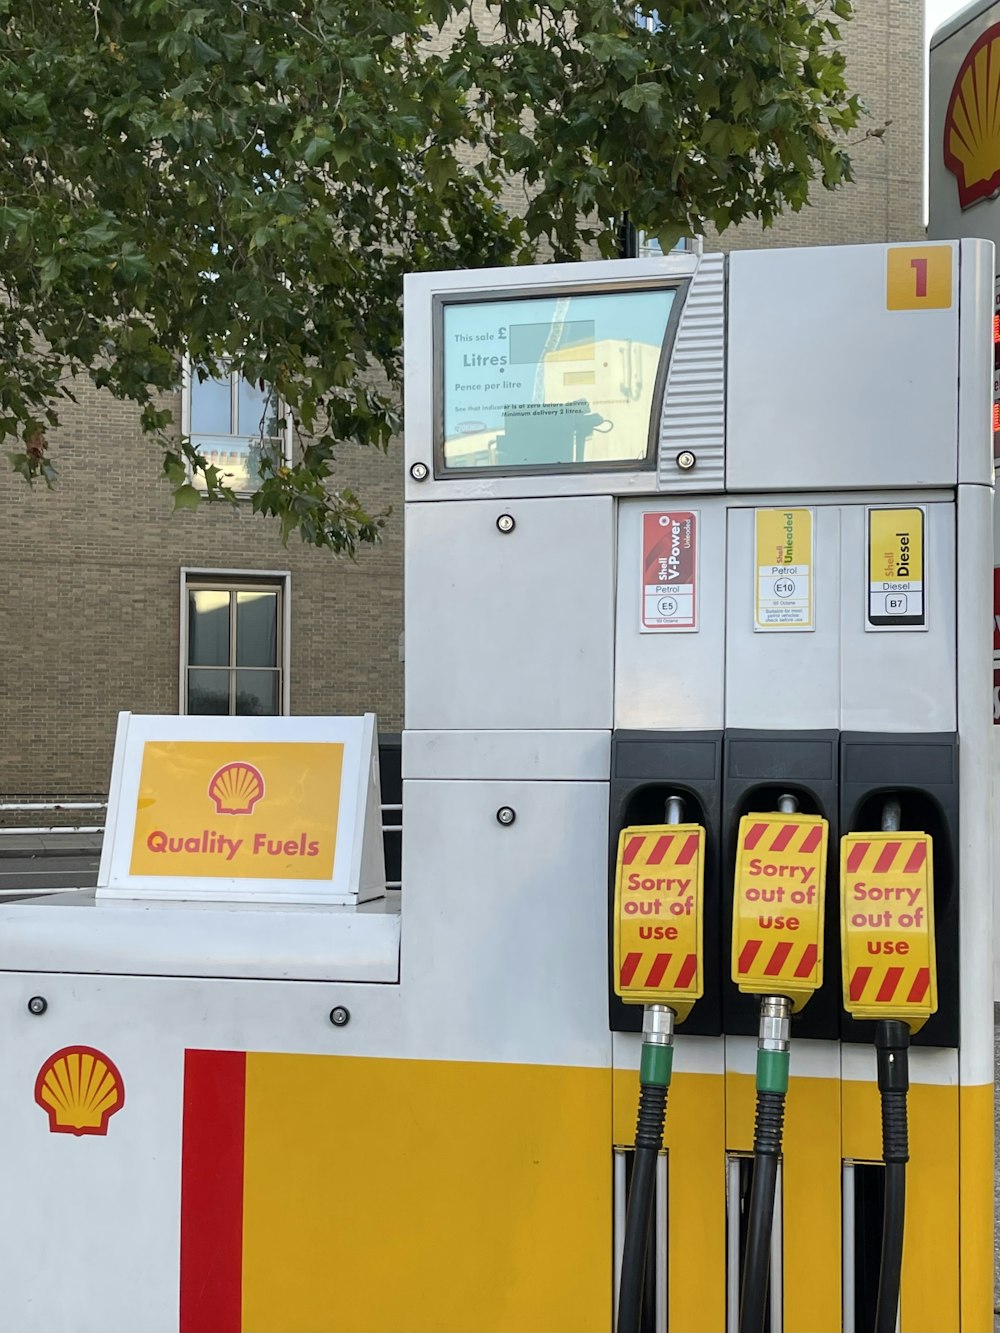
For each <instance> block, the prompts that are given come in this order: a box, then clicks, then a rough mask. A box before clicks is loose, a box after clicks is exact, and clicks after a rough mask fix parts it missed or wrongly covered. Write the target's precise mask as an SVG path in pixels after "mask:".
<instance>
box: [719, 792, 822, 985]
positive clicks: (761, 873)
mask: <svg viewBox="0 0 1000 1333" xmlns="http://www.w3.org/2000/svg"><path fill="white" fill-rule="evenodd" d="M826 844H827V822H826V820H825V819H822V818H821V817H820V816H819V815H783V814H749V815H744V816H743V818H742V819H741V820H740V830H739V841H738V851H737V858H736V882H735V885H734V895H733V981H735V982H736V984H737V985H738V986H739V988H740V990H741V991H745V992H747V993H748V994H751V995H786V996H787V997H788V998H789V999H790V1000H791V1001H792V1008H793V1009H801V1008H802V1006H803V1005H804V1004H805V1002H806V1000H808V998H809V996H810V995H811V994H812V993H813V991H814V990H818V988H819V987H820V986H821V985H822V984H823V897H824V890H825V886H826Z"/></svg>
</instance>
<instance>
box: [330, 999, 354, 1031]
mask: <svg viewBox="0 0 1000 1333" xmlns="http://www.w3.org/2000/svg"><path fill="white" fill-rule="evenodd" d="M350 1021H351V1011H350V1009H345V1008H344V1006H343V1005H342V1004H338V1005H337V1006H336V1007H335V1008H333V1009H331V1010H330V1022H331V1023H332V1024H333V1026H334V1027H335V1028H343V1027H346V1026H347V1024H348V1023H349V1022H350Z"/></svg>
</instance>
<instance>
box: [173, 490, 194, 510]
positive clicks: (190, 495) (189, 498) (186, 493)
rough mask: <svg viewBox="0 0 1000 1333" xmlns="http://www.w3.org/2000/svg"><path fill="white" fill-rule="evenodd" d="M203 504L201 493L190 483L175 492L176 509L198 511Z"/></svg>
mask: <svg viewBox="0 0 1000 1333" xmlns="http://www.w3.org/2000/svg"><path fill="white" fill-rule="evenodd" d="M200 504H201V492H200V491H198V490H196V489H195V487H194V486H192V485H190V483H185V485H183V486H178V487H177V489H176V490H175V491H174V509H175V510H176V509H197V508H198V507H199V505H200Z"/></svg>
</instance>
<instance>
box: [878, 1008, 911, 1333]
mask: <svg viewBox="0 0 1000 1333" xmlns="http://www.w3.org/2000/svg"><path fill="white" fill-rule="evenodd" d="M909 1047H910V1029H909V1028H908V1027H907V1025H906V1024H905V1023H903V1022H901V1021H900V1020H899V1019H883V1020H882V1021H881V1022H880V1023H879V1025H878V1027H877V1028H876V1029H875V1051H876V1056H877V1059H878V1090H879V1092H880V1093H881V1095H882V1160H883V1162H885V1211H884V1212H883V1214H882V1257H881V1261H880V1263H879V1273H878V1298H877V1300H876V1304H875V1333H895V1328H896V1315H897V1312H898V1310H899V1284H900V1277H901V1274H902V1269H903V1223H904V1218H905V1213H906V1163H907V1162H908V1161H909V1160H910V1150H909V1135H908V1131H907V1124H906V1094H907V1092H908V1091H909V1087H910V1074H909V1055H908V1051H909Z"/></svg>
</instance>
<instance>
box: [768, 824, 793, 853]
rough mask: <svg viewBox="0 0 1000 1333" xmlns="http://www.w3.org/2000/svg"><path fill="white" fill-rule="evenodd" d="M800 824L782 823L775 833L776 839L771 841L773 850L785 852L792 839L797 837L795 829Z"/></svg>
mask: <svg viewBox="0 0 1000 1333" xmlns="http://www.w3.org/2000/svg"><path fill="white" fill-rule="evenodd" d="M797 828H798V824H782V826H781V828H780V829H778V831H777V833H776V834H775V835H774V841H773V842H772V843H771V851H772V852H783V851H784V850H785V848H786V847H787V846H788V844H789V843H790V842H791V840H792V839H793V838H794V837H795V830H796V829H797Z"/></svg>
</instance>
